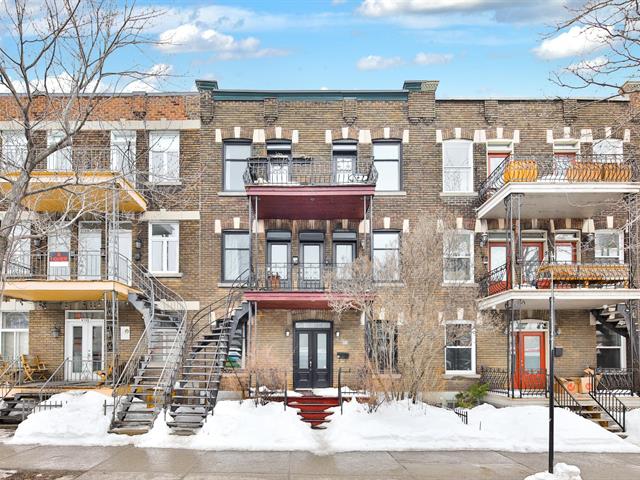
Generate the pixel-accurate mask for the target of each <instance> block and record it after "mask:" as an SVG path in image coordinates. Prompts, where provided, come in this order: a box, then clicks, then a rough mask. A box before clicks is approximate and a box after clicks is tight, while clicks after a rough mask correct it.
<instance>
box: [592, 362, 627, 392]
mask: <svg viewBox="0 0 640 480" xmlns="http://www.w3.org/2000/svg"><path fill="white" fill-rule="evenodd" d="M596 377H597V380H598V385H602V386H603V387H605V388H606V389H607V390H609V391H611V392H613V393H614V394H615V395H633V380H634V378H633V377H634V371H633V369H631V368H598V369H596Z"/></svg>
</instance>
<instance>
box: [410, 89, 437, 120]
mask: <svg viewBox="0 0 640 480" xmlns="http://www.w3.org/2000/svg"><path fill="white" fill-rule="evenodd" d="M438 83H440V82H438V81H437V80H416V81H406V82H404V85H403V89H404V90H407V91H408V92H409V99H408V102H407V105H408V108H407V117H408V119H409V121H410V122H411V123H432V122H433V121H434V120H435V118H436V90H437V89H438Z"/></svg>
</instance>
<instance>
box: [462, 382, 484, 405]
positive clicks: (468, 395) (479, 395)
mask: <svg viewBox="0 0 640 480" xmlns="http://www.w3.org/2000/svg"><path fill="white" fill-rule="evenodd" d="M488 391H489V384H488V383H475V384H473V385H471V386H470V387H469V388H467V389H466V390H464V391H462V392H459V393H457V394H456V407H460V408H473V407H475V406H477V405H478V404H479V403H480V402H481V401H482V399H483V398H484V397H485V395H486V394H487V392H488Z"/></svg>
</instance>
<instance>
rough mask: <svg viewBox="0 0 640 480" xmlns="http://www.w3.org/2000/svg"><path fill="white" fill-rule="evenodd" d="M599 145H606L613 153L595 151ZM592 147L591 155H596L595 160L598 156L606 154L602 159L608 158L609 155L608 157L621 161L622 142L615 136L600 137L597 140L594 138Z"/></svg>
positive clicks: (622, 154)
mask: <svg viewBox="0 0 640 480" xmlns="http://www.w3.org/2000/svg"><path fill="white" fill-rule="evenodd" d="M599 145H608V146H609V149H610V150H613V153H609V152H607V153H596V149H597V148H598V146H599ZM592 149H593V155H594V157H596V161H597V157H598V156H603V157H604V156H606V157H604V158H602V160H603V161H606V159H607V158H609V155H610V156H611V157H610V158H612V159H615V161H616V162H621V161H622V159H623V158H624V142H623V141H622V140H619V139H617V138H601V139H599V140H594V141H593V146H592Z"/></svg>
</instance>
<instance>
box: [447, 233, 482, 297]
mask: <svg viewBox="0 0 640 480" xmlns="http://www.w3.org/2000/svg"><path fill="white" fill-rule="evenodd" d="M444 234H445V235H468V236H469V256H468V258H469V280H449V279H447V278H446V277H445V274H446V273H445V272H446V270H445V262H446V260H447V259H448V258H467V257H466V256H459V255H451V254H450V253H451V252H447V242H446V240H445V241H443V245H442V282H443V283H444V284H445V285H460V284H471V283H474V281H475V277H474V268H473V267H474V265H473V262H474V253H475V252H474V250H475V248H474V240H475V235H474V232H472V231H471V230H448V231H446V232H445V233H444Z"/></svg>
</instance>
